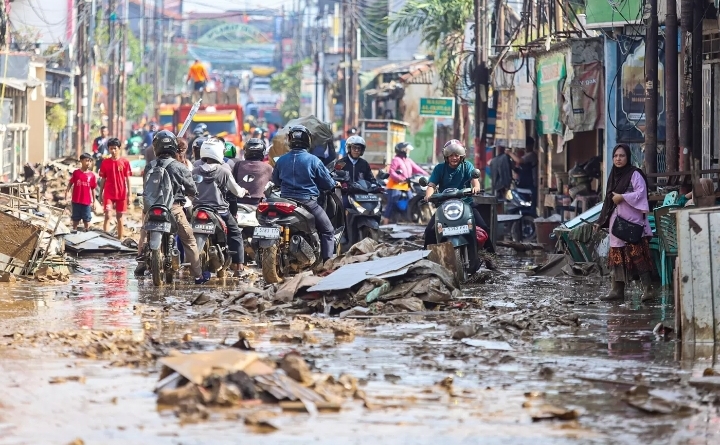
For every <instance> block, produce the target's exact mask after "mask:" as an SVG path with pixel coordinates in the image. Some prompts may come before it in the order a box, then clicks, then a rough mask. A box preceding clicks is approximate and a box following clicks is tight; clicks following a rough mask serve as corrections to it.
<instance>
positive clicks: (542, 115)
mask: <svg viewBox="0 0 720 445" xmlns="http://www.w3.org/2000/svg"><path fill="white" fill-rule="evenodd" d="M537 64H538V65H537V85H538V117H537V132H538V134H541V135H542V134H560V135H561V134H563V128H562V123H561V122H560V92H561V91H562V88H563V83H564V82H565V77H566V70H565V54H562V53H556V54H553V55H551V56H548V57H543V58H542V59H540V60H538V62H537Z"/></svg>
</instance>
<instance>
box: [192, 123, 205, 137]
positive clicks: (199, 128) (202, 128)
mask: <svg viewBox="0 0 720 445" xmlns="http://www.w3.org/2000/svg"><path fill="white" fill-rule="evenodd" d="M193 133H194V134H198V135H199V134H205V133H207V125H206V124H197V125H195V129H194V130H193Z"/></svg>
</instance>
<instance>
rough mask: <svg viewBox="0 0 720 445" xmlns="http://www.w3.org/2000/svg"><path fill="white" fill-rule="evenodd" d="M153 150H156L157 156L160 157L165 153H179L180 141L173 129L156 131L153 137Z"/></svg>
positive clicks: (174, 154)
mask: <svg viewBox="0 0 720 445" xmlns="http://www.w3.org/2000/svg"><path fill="white" fill-rule="evenodd" d="M152 144H153V151H154V152H155V156H157V157H160V156H161V155H163V154H169V155H171V156H173V157H175V156H176V155H177V152H178V142H177V138H176V137H175V135H174V134H173V132H172V131H169V130H161V131H158V132H157V133H155V136H154V137H153V142H152Z"/></svg>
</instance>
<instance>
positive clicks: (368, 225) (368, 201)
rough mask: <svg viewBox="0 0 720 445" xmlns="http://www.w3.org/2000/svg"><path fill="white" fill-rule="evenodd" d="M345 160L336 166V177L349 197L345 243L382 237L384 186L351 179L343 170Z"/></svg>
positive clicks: (346, 211)
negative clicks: (381, 201)
mask: <svg viewBox="0 0 720 445" xmlns="http://www.w3.org/2000/svg"><path fill="white" fill-rule="evenodd" d="M344 166H345V162H343V161H337V162H336V163H335V165H334V166H331V167H332V168H333V169H334V170H335V179H336V180H337V181H338V182H340V183H341V191H342V194H343V195H344V196H346V197H347V200H348V203H349V204H350V206H349V208H347V209H345V214H346V221H347V231H346V233H345V236H344V237H343V240H344V242H343V244H347V247H350V246H352V245H353V244H355V243H357V242H358V241H360V240H363V239H365V238H371V239H373V240H375V241H377V240H378V239H379V238H380V210H381V207H380V197H379V196H378V195H382V193H383V191H384V190H383V188H382V187H380V186H379V185H378V184H376V183H372V182H370V181H366V180H365V179H360V180H358V181H355V182H351V181H350V174H349V173H348V172H346V171H344V170H343V167H344Z"/></svg>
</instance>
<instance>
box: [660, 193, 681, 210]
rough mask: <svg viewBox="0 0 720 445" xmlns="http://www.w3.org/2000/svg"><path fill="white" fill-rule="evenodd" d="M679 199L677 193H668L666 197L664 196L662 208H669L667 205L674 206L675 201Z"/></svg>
mask: <svg viewBox="0 0 720 445" xmlns="http://www.w3.org/2000/svg"><path fill="white" fill-rule="evenodd" d="M678 197H679V193H678V192H670V193H668V194H667V195H665V200H663V204H662V206H663V207H664V206H669V205H675V204H677V200H678Z"/></svg>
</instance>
